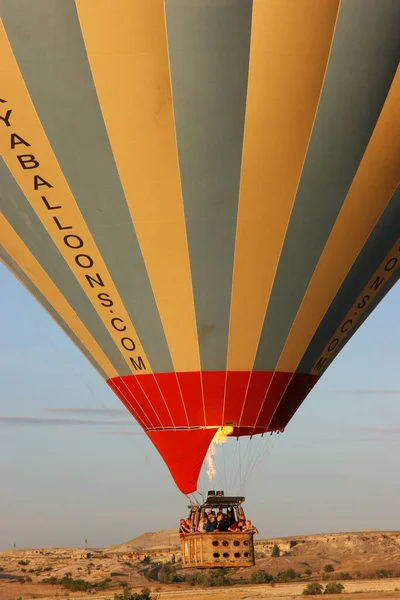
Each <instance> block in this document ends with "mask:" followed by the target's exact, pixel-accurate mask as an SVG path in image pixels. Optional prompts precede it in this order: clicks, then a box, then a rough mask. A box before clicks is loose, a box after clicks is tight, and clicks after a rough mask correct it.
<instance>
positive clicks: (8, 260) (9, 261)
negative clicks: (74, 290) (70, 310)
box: [0, 245, 108, 380]
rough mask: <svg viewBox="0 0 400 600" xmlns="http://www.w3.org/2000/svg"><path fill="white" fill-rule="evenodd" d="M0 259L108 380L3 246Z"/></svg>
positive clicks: (105, 375) (0, 247)
mask: <svg viewBox="0 0 400 600" xmlns="http://www.w3.org/2000/svg"><path fill="white" fill-rule="evenodd" d="M0 259H1V260H2V261H3V262H4V264H5V265H6V266H7V267H8V268H9V269H10V271H11V272H12V273H13V274H14V275H15V276H16V277H18V279H19V280H20V282H21V283H22V284H23V285H24V286H25V287H26V289H27V290H28V291H29V292H30V293H31V294H32V296H34V297H35V298H36V300H38V301H39V302H40V304H41V305H42V306H43V308H44V309H45V310H46V311H47V312H48V313H49V315H50V316H51V317H53V319H54V320H55V321H56V323H58V325H59V326H60V327H61V329H63V330H64V332H65V333H66V334H67V336H68V337H69V338H70V340H71V341H72V342H74V344H75V345H76V346H77V347H78V348H79V350H80V351H81V352H82V354H83V355H84V356H85V357H86V358H87V359H88V361H89V362H90V363H91V364H92V366H93V367H94V368H95V369H96V370H97V371H98V373H99V374H100V375H101V376H102V377H103V379H106V380H107V379H108V376H107V374H106V373H105V372H104V371H103V369H102V368H101V367H100V365H99V364H98V363H97V362H96V361H95V359H94V358H93V356H92V355H91V354H90V353H89V352H88V350H87V349H86V348H85V346H84V345H83V344H82V343H81V341H80V340H79V339H78V338H77V337H76V335H75V334H74V332H73V331H72V329H71V328H70V327H69V326H68V325H67V323H66V322H65V321H64V319H62V318H61V317H60V315H59V314H58V313H57V312H56V311H55V310H54V308H53V307H52V305H51V304H50V302H49V301H48V300H47V298H46V297H45V296H43V294H42V292H41V291H40V290H39V289H38V288H37V287H36V285H35V284H34V283H32V281H31V280H30V279H29V277H28V276H27V275H26V273H24V272H23V270H22V269H21V268H20V267H19V265H17V263H16V262H15V260H14V259H13V258H12V256H10V254H9V253H8V252H7V250H6V249H5V248H3V246H1V245H0Z"/></svg>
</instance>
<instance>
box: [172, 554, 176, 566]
mask: <svg viewBox="0 0 400 600" xmlns="http://www.w3.org/2000/svg"><path fill="white" fill-rule="evenodd" d="M171 563H172V564H173V565H174V564H175V563H176V558H175V554H173V555H172V558H171Z"/></svg>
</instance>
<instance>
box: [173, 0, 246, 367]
mask: <svg viewBox="0 0 400 600" xmlns="http://www.w3.org/2000/svg"><path fill="white" fill-rule="evenodd" d="M165 7H166V20H167V34H168V48H169V56H170V67H171V78H172V91H173V104H174V112H175V123H176V133H177V143H178V152H179V165H180V173H181V181H182V191H183V202H184V210H185V219H186V229H187V236H188V246H189V257H190V266H191V273H192V280H193V291H194V303H195V310H196V322H197V329H198V337H199V347H200V359H201V367H202V369H203V370H207V371H215V370H225V368H226V360H227V348H228V328H229V312H230V304H231V290H232V273H233V258H234V248H235V235H236V220H237V210H238V199H239V182H240V169H241V159H242V146H243V131H244V117H245V106H246V93H247V80H248V65H249V51H250V31H251V17H252V0H215V1H213V2H198V1H191V2H187V0H166V3H165Z"/></svg>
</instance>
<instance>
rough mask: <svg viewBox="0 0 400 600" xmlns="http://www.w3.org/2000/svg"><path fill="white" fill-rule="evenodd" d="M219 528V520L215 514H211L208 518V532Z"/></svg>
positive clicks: (206, 528) (206, 527)
mask: <svg viewBox="0 0 400 600" xmlns="http://www.w3.org/2000/svg"><path fill="white" fill-rule="evenodd" d="M216 528H217V520H216V518H215V517H214V515H211V516H210V517H209V519H208V523H207V524H206V526H205V530H206V533H213V531H215V530H216Z"/></svg>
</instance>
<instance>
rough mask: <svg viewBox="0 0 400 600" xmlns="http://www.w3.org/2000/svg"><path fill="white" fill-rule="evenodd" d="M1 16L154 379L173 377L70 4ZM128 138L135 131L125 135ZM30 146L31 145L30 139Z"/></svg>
mask: <svg viewBox="0 0 400 600" xmlns="http://www.w3.org/2000/svg"><path fill="white" fill-rule="evenodd" d="M2 14H3V20H4V24H5V27H6V31H7V35H8V38H9V40H10V43H11V46H12V49H13V52H14V54H15V57H16V59H17V61H18V65H19V68H20V70H21V73H22V76H23V78H24V80H25V83H26V85H27V88H28V91H29V94H30V96H31V98H32V101H33V103H34V105H35V109H36V111H37V113H38V115H39V118H40V120H41V123H42V125H43V127H44V129H45V132H46V135H47V137H48V139H49V141H50V144H51V146H52V148H53V151H54V153H55V155H56V157H57V160H58V163H59V165H60V167H61V169H62V171H63V173H64V176H65V178H66V180H67V182H68V185H69V187H70V189H71V191H72V193H73V195H74V197H75V200H76V202H77V204H78V206H79V209H80V211H81V213H82V215H83V217H84V219H85V221H86V224H87V226H88V228H89V230H90V232H91V234H92V236H93V239H94V241H95V243H96V245H97V248H98V249H99V251H100V253H101V256H102V258H103V260H104V262H105V264H106V266H107V269H108V271H109V272H110V275H111V277H112V279H113V281H114V284H115V286H116V288H117V290H118V293H119V295H120V297H121V299H122V302H123V303H124V305H125V308H126V310H127V312H128V314H129V316H130V319H131V321H132V323H133V325H134V327H135V329H136V332H137V334H138V337H139V339H140V342H141V344H142V346H143V348H144V351H145V353H146V355H147V358H148V360H149V363H150V365H151V368H152V369H153V371H155V372H165V371H173V366H172V360H171V356H170V353H169V349H168V346H167V342H166V338H165V334H164V330H163V326H162V322H161V319H160V316H159V313H158V309H157V305H156V302H155V299H154V295H153V291H152V288H151V285H150V281H149V278H148V275H147V271H146V266H145V263H144V260H143V256H142V252H141V250H140V246H139V243H138V240H137V237H136V233H135V229H134V226H133V224H132V218H131V216H130V212H129V208H128V205H127V202H126V199H125V195H124V192H123V189H122V185H121V181H120V178H119V175H118V171H117V167H116V164H115V160H114V156H113V153H112V150H111V145H110V142H109V139H108V135H107V131H106V127H105V124H104V120H103V116H102V113H101V109H100V106H99V101H98V98H97V94H96V89H95V86H94V82H93V78H92V74H91V71H90V66H89V61H88V57H87V53H86V49H85V45H84V41H83V37H82V31H81V28H80V24H79V19H78V15H77V11H76V6H75V2H74V1H73V0H61V1H60V0H35V2H31V1H27V0H3V11H2ZM104 44H105V46H106V45H107V40H104ZM115 110H118V106H116V107H115ZM20 133H21V135H23V132H20ZM125 135H127V136H132V135H134V132H133V131H129V130H127V131H126V132H125ZM31 142H32V146H33V145H34V140H31ZM38 159H39V160H40V158H39V157H38ZM171 268H173V265H171Z"/></svg>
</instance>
